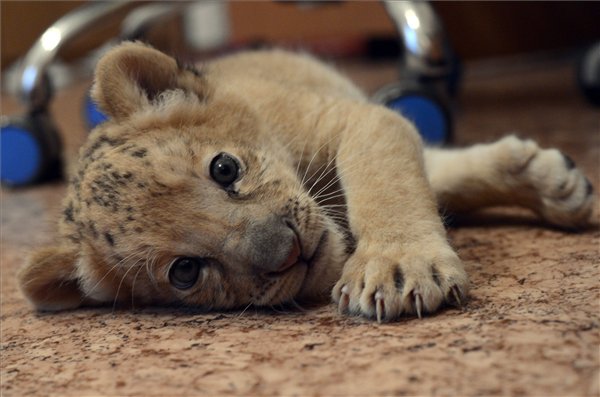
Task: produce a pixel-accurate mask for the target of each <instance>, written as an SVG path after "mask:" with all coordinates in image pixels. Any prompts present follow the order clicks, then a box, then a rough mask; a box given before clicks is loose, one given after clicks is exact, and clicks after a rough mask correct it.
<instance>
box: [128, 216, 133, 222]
mask: <svg viewBox="0 0 600 397" xmlns="http://www.w3.org/2000/svg"><path fill="white" fill-rule="evenodd" d="M127 220H128V221H130V222H133V221H135V218H134V217H133V216H131V215H128V216H127Z"/></svg>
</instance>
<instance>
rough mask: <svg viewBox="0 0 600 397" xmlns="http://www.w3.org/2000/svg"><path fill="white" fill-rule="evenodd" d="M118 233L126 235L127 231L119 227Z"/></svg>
mask: <svg viewBox="0 0 600 397" xmlns="http://www.w3.org/2000/svg"><path fill="white" fill-rule="evenodd" d="M119 232H121V234H125V233H127V230H126V229H125V226H123V225H119Z"/></svg>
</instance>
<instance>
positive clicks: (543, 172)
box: [498, 136, 597, 227]
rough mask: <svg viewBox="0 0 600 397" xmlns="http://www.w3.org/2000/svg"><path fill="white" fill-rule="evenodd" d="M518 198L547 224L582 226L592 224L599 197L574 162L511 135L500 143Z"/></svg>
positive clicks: (561, 154)
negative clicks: (593, 212)
mask: <svg viewBox="0 0 600 397" xmlns="http://www.w3.org/2000/svg"><path fill="white" fill-rule="evenodd" d="M498 143H499V144H500V146H499V148H500V155H501V159H503V160H502V163H503V164H504V166H505V167H506V168H505V169H506V170H507V172H508V175H509V176H510V178H512V179H513V183H512V184H513V185H515V192H516V195H523V196H524V200H525V201H526V203H525V204H526V205H527V206H528V207H529V208H531V209H532V210H533V211H535V212H536V213H538V214H539V215H540V216H541V217H542V218H544V219H546V220H547V221H548V222H551V223H553V224H556V225H558V226H563V227H581V226H585V225H586V224H587V223H589V222H590V218H591V214H592V211H593V209H594V204H595V201H596V200H597V197H596V194H595V193H594V189H593V187H592V184H591V182H590V181H589V180H588V179H587V178H586V177H585V176H584V175H583V174H582V172H581V171H580V170H579V169H578V168H577V167H576V166H575V162H574V161H573V160H572V159H571V158H570V157H568V156H566V155H565V154H563V153H562V152H560V151H559V150H557V149H541V148H540V147H539V146H538V145H537V144H536V143H535V142H533V141H531V140H520V139H518V138H516V137H514V136H509V137H506V138H504V139H502V140H501V141H499V142H498Z"/></svg>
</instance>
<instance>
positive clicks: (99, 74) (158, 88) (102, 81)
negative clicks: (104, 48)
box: [92, 42, 209, 120]
mask: <svg viewBox="0 0 600 397" xmlns="http://www.w3.org/2000/svg"><path fill="white" fill-rule="evenodd" d="M174 89H182V90H184V91H185V92H188V93H191V94H195V95H196V96H198V97H199V98H200V99H204V98H205V97H206V96H207V95H208V91H209V90H208V87H207V84H206V80H205V79H204V78H203V77H202V75H201V74H200V73H199V72H198V71H197V70H196V69H194V68H189V67H184V66H182V65H180V64H179V63H178V62H177V61H176V60H175V59H173V58H172V57H170V56H168V55H166V54H164V53H162V52H160V51H158V50H155V49H154V48H152V47H149V46H147V45H145V44H142V43H139V42H125V43H122V44H120V45H118V46H116V47H115V48H113V49H111V50H110V51H109V52H108V53H106V55H104V56H103V57H102V58H101V59H100V61H99V62H98V65H97V66H96V72H95V76H94V86H93V88H92V99H93V100H94V101H95V102H96V103H97V104H98V105H99V106H100V109H101V110H102V111H103V112H104V113H105V114H107V115H108V116H110V117H111V118H113V119H115V120H119V119H123V118H125V117H127V116H129V115H130V114H131V113H133V112H135V111H136V110H140V109H142V108H144V107H147V106H149V105H150V103H151V102H152V100H154V99H155V98H156V97H157V96H158V95H159V94H161V93H162V92H164V91H167V90H174Z"/></svg>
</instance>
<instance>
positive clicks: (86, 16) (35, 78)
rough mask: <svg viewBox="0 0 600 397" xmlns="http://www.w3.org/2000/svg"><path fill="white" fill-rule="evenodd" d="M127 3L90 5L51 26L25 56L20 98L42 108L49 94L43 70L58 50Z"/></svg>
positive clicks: (33, 106)
mask: <svg viewBox="0 0 600 397" xmlns="http://www.w3.org/2000/svg"><path fill="white" fill-rule="evenodd" d="M128 5H129V3H127V2H93V3H89V4H86V5H84V6H81V7H79V8H77V9H75V10H74V11H72V12H70V13H68V14H67V15H65V16H63V17H62V18H60V19H59V20H58V21H56V22H55V23H54V24H53V25H52V26H50V27H49V28H48V29H46V31H45V32H44V33H43V34H42V36H41V37H40V38H39V39H38V40H37V41H36V42H35V44H34V45H33V47H31V49H30V50H29V51H28V52H27V54H26V55H25V58H24V60H23V64H22V65H23V66H22V70H21V74H20V79H19V81H20V87H19V90H20V96H21V98H22V99H23V100H24V101H26V102H27V103H29V105H30V107H31V108H36V107H38V106H42V105H44V104H45V103H46V102H47V100H48V98H49V96H50V93H49V92H48V91H49V87H48V84H47V82H44V79H45V78H47V77H46V76H45V71H46V68H47V67H48V66H49V65H50V63H52V62H53V61H54V59H55V58H56V56H57V54H58V52H59V50H60V49H61V48H63V47H64V46H65V45H66V44H67V43H69V42H70V41H72V40H73V39H74V38H76V37H77V36H78V35H79V34H80V33H82V32H83V31H84V30H87V29H90V28H91V27H93V25H95V24H98V23H101V22H103V21H105V18H108V17H110V16H112V15H114V14H116V13H117V12H119V11H121V10H122V9H124V8H125V7H127V6H128Z"/></svg>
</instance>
